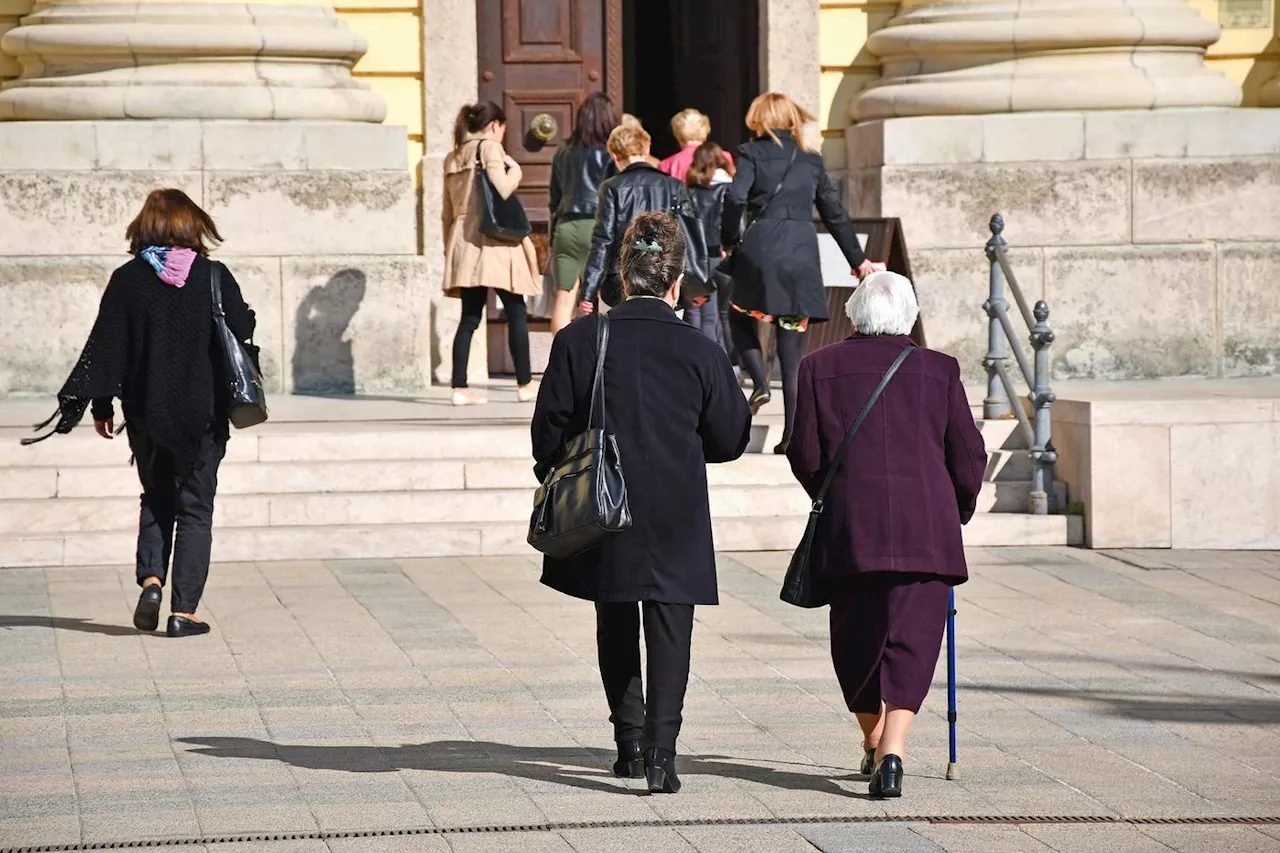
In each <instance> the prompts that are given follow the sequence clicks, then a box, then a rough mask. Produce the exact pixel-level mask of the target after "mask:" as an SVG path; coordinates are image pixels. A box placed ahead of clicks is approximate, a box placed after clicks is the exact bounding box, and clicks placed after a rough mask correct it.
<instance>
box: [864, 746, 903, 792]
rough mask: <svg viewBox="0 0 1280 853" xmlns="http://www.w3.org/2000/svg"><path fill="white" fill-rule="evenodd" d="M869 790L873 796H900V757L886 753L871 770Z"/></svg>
mask: <svg viewBox="0 0 1280 853" xmlns="http://www.w3.org/2000/svg"><path fill="white" fill-rule="evenodd" d="M869 792H870V794H871V796H873V797H901V796H902V759H901V758H899V757H898V756H896V755H886V756H885V757H884V758H882V759H880V761H879V763H878V764H876V766H875V769H874V770H872V771H871V785H870V788H869Z"/></svg>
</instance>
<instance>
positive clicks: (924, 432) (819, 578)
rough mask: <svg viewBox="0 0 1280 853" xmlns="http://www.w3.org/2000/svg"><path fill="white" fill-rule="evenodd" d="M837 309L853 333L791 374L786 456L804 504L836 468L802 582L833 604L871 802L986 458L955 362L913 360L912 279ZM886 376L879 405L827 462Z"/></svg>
mask: <svg viewBox="0 0 1280 853" xmlns="http://www.w3.org/2000/svg"><path fill="white" fill-rule="evenodd" d="M845 310H846V312H847V313H848V315H849V320H850V322H852V324H853V328H854V334H853V335H852V336H851V337H849V338H847V339H846V340H844V341H842V342H841V343H838V344H834V345H832V346H829V347H824V348H822V349H820V350H818V351H816V352H814V353H811V354H810V355H808V356H807V357H805V359H804V360H803V361H802V362H801V364H800V373H799V379H798V386H799V388H798V390H799V393H798V394H797V405H796V421H795V431H794V433H793V436H792V441H791V445H790V447H789V448H788V450H787V457H788V459H789V460H790V462H791V470H792V472H793V473H794V474H795V476H796V479H798V480H799V481H800V483H801V485H803V486H804V488H805V490H806V491H807V492H808V493H809V494H810V496H813V497H816V496H817V494H818V492H819V489H820V488H821V484H822V482H823V480H824V478H825V477H826V475H827V473H828V471H829V470H830V469H831V467H832V465H835V466H836V470H835V472H834V474H833V476H832V479H831V482H830V488H829V490H828V491H827V493H826V494H825V499H824V502H823V504H824V505H823V508H822V519H823V521H822V523H821V524H820V525H818V527H817V529H816V534H815V536H814V540H813V542H812V545H811V551H810V567H811V568H810V571H811V573H812V580H813V583H814V584H815V586H816V588H818V589H820V590H821V591H822V595H823V597H824V598H825V599H826V600H827V601H828V602H829V603H830V605H831V658H832V662H833V663H834V665H835V670H836V677H837V678H838V679H839V681H840V687H841V690H842V691H843V693H844V698H845V702H846V704H847V705H848V707H849V710H850V711H852V712H853V713H854V714H855V715H856V716H857V719H858V724H859V725H860V726H861V728H862V733H863V746H864V748H865V750H866V754H865V756H864V758H863V764H862V770H863V773H870V774H871V785H870V792H871V794H872V796H877V797H898V796H901V795H902V777H903V769H902V756H903V755H904V754H905V752H906V742H907V733H908V732H909V731H910V729H911V723H912V721H913V720H914V719H915V716H916V714H917V713H918V712H919V711H920V706H921V705H922V704H923V702H924V699H925V696H926V695H927V694H928V692H929V687H930V684H931V683H932V681H933V672H934V668H935V667H936V666H937V663H938V654H939V651H940V648H941V644H942V634H943V628H944V626H945V624H946V620H947V608H948V598H949V595H950V592H951V589H952V587H954V586H955V585H957V584H961V583H964V581H965V580H967V579H968V568H967V566H966V565H965V557H964V544H963V541H962V539H961V535H960V526H961V525H962V524H964V523H965V522H967V521H968V520H969V519H970V518H971V517H972V516H973V513H974V510H975V508H976V506H977V500H978V492H979V490H980V489H981V488H982V479H983V474H984V472H985V470H986V462H987V455H986V451H985V449H984V445H983V441H982V435H981V433H979V432H978V428H977V426H976V425H975V424H974V420H973V415H972V414H971V412H970V410H969V404H968V401H967V400H966V398H965V394H964V387H963V385H962V384H961V381H960V365H959V363H957V362H956V360H955V359H954V358H952V357H951V356H948V355H944V354H942V353H940V352H934V351H932V350H928V349H919V350H918V351H911V350H912V349H913V348H914V344H912V342H911V339H910V337H909V335H910V333H911V328H912V326H913V325H914V324H915V321H916V316H917V315H918V314H919V308H918V306H917V304H916V298H915V293H914V291H913V289H912V286H911V282H910V281H909V280H907V279H906V278H904V277H903V276H900V275H898V274H897V273H892V272H876V273H872V274H871V275H869V276H867V277H866V279H865V280H864V281H863V282H862V284H861V285H859V286H858V288H857V289H856V290H854V292H853V295H852V296H851V297H850V298H849V301H848V304H847V305H846V309H845ZM904 351H906V352H904ZM895 365H896V366H897V367H898V368H899V369H898V370H897V372H896V374H895V373H893V372H892V370H891V367H892V366H895ZM886 376H889V377H890V379H889V381H888V382H887V384H884V386H883V389H882V394H881V396H880V398H879V400H878V402H876V403H875V404H874V405H873V406H872V407H871V408H870V409H869V410H868V411H867V413H866V415H865V420H864V421H863V422H862V424H861V429H860V430H859V431H858V432H857V433H856V435H855V436H854V437H853V440H852V441H851V442H850V443H849V444H848V447H847V450H846V452H845V454H844V457H843V458H842V459H839V458H837V459H835V460H834V462H833V461H832V459H833V456H834V455H835V451H836V448H839V447H840V446H841V443H842V441H843V439H844V438H845V436H846V433H847V432H848V431H849V429H850V425H851V423H852V421H853V418H854V416H855V415H857V414H858V411H859V408H860V407H862V406H864V404H865V402H866V401H867V400H868V399H869V398H871V397H872V396H873V389H876V388H877V385H878V384H880V383H881V380H882V379H883V378H884V377H886Z"/></svg>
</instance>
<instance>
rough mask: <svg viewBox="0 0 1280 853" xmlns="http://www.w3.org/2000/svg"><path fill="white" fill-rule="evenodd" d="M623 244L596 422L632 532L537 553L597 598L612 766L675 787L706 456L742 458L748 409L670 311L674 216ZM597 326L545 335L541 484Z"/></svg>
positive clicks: (591, 362)
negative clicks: (564, 555)
mask: <svg viewBox="0 0 1280 853" xmlns="http://www.w3.org/2000/svg"><path fill="white" fill-rule="evenodd" d="M621 242H622V250H621V264H620V268H621V275H622V287H623V294H624V296H625V301H623V302H621V303H620V304H618V305H617V307H615V308H613V309H612V310H611V311H610V312H609V314H608V318H607V319H608V323H609V346H608V350H607V353H606V357H605V366H604V390H605V430H606V432H609V433H612V434H613V436H614V438H615V440H616V441H617V445H618V456H619V460H620V463H621V466H622V471H623V475H624V477H625V478H626V481H627V502H628V506H629V507H630V510H631V516H632V526H631V527H630V528H629V529H628V530H625V531H623V532H622V533H619V534H618V535H616V536H614V537H612V538H611V539H608V540H607V541H606V542H605V543H604V544H603V545H602V546H600V547H598V548H594V549H591V550H589V551H586V552H584V553H582V554H579V555H578V556H576V557H574V558H572V559H568V560H556V559H552V558H550V557H548V558H546V559H545V561H544V563H543V572H542V582H543V583H544V584H546V585H547V586H550V587H551V588H553V589H557V590H559V591H561V592H563V593H566V594H567V595H572V596H574V597H576V598H585V599H587V600H588V601H594V602H595V603H596V641H597V646H598V649H599V655H600V675H601V678H602V680H603V681H604V690H605V696H606V698H607V699H608V702H609V710H610V712H611V713H610V717H609V719H610V721H611V722H612V723H613V727H614V739H615V740H616V742H617V744H618V761H617V763H616V764H614V772H615V773H616V774H617V775H618V776H622V777H629V778H640V777H643V778H646V779H647V780H648V785H649V790H650V791H653V792H666V793H674V792H675V791H677V790H678V789H679V786H680V782H679V779H678V778H677V777H676V771H675V752H676V737H677V735H678V734H679V732H680V723H681V709H682V707H683V705H684V694H685V688H686V686H687V684H688V680H689V650H690V642H691V638H692V633H693V608H694V605H698V604H717V603H718V602H719V597H718V595H717V592H716V564H715V549H714V546H713V544H712V541H711V511H710V508H709V505H708V500H707V467H706V463H708V462H728V461H730V460H733V459H737V458H738V457H739V456H741V455H742V452H743V451H744V450H745V449H746V447H747V439H748V438H749V437H750V431H751V412H750V410H749V409H748V408H747V401H746V399H745V398H744V397H743V395H742V391H741V389H740V388H739V387H738V383H737V380H736V379H735V378H734V375H733V367H732V366H731V365H730V364H729V359H728V357H727V356H726V355H725V353H724V350H722V349H721V348H720V347H719V346H718V345H717V344H716V343H715V342H714V341H712V340H711V339H710V338H707V337H706V336H705V335H703V334H702V333H701V332H699V331H698V330H697V329H695V328H693V327H692V326H690V325H687V324H686V323H684V322H683V321H682V320H680V318H678V317H677V316H676V312H675V305H676V303H677V302H678V301H679V299H680V284H681V279H682V278H683V271H684V255H685V241H684V236H683V233H682V230H681V227H680V224H679V223H678V222H677V221H676V220H675V219H674V218H673V217H671V216H669V215H668V214H665V213H642V214H640V215H639V216H637V217H636V219H635V222H634V223H632V225H631V227H630V228H628V229H627V231H626V234H625V236H623V237H622V240H621ZM601 322H602V318H600V317H598V316H597V317H583V318H581V319H579V320H576V321H575V322H573V323H571V324H569V326H568V328H566V329H564V330H563V331H561V332H560V334H558V335H556V337H555V339H554V340H553V341H552V344H551V356H550V359H549V361H548V363H547V370H546V373H545V374H544V375H543V378H542V387H541V389H540V391H539V394H538V404H537V408H536V410H535V411H534V416H533V427H532V432H533V456H534V460H535V462H536V463H537V464H536V466H535V472H536V473H537V474H538V477H539V479H542V476H543V475H544V474H545V473H546V471H547V470H548V469H549V468H550V466H551V465H552V464H553V463H554V462H555V460H556V457H557V456H558V455H559V453H560V450H561V448H562V447H563V446H564V445H565V443H566V442H567V441H568V440H569V439H570V438H572V437H573V436H575V435H577V434H579V433H581V432H583V431H584V430H585V429H586V428H587V422H588V415H589V410H590V405H591V386H592V379H593V374H594V369H595V363H596V340H597V337H596V334H597V329H598V327H599V324H600V323H601ZM641 602H642V603H643V606H641V604H640V603H641ZM642 612H643V620H644V635H645V647H646V649H647V651H648V674H647V677H646V678H645V679H644V680H643V681H642V679H641V672H640V637H639V635H640V623H641V614H642ZM645 682H647V685H646V683H645ZM646 686H647V688H648V689H647V691H646V690H645V689H644V688H645V687H646Z"/></svg>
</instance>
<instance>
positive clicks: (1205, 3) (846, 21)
mask: <svg viewBox="0 0 1280 853" xmlns="http://www.w3.org/2000/svg"><path fill="white" fill-rule="evenodd" d="M820 2H821V4H822V5H821V8H822V17H821V20H820V24H819V27H820V33H819V35H820V37H821V46H820V51H821V58H820V61H821V63H822V114H821V116H820V119H821V120H822V122H823V136H824V137H825V139H826V143H825V144H824V146H823V154H824V156H825V157H826V160H827V164H828V165H829V166H830V168H832V169H843V168H844V165H845V150H844V129H845V128H846V127H848V126H849V124H850V119H849V104H850V102H851V101H852V100H853V98H854V97H855V96H856V95H857V93H858V91H859V90H860V89H861V88H862V86H863V85H864V84H865V83H866V82H867V81H868V80H870V79H874V78H875V76H876V74H877V66H876V62H875V58H874V57H872V56H871V55H870V54H869V53H867V50H866V43H867V36H868V35H869V34H870V33H873V32H875V31H876V30H877V29H879V28H881V27H883V26H884V25H885V24H886V23H887V22H888V20H889V19H890V18H892V17H893V14H894V10H895V9H896V8H897V5H898V4H897V3H896V2H883V1H882V0H820ZM1190 2H1191V5H1192V6H1193V7H1194V8H1195V9H1196V11H1198V12H1199V13H1200V14H1201V15H1203V16H1204V17H1205V18H1208V19H1209V20H1211V21H1215V22H1219V9H1220V4H1221V3H1223V2H1227V3H1230V2H1231V0H1190ZM1271 2H1272V13H1271V23H1270V26H1269V27H1266V28H1261V29H1224V30H1223V31H1222V39H1221V40H1220V41H1219V42H1218V43H1217V44H1215V45H1213V47H1211V48H1209V53H1208V57H1207V59H1206V62H1207V64H1208V65H1209V67H1210V68H1215V69H1217V70H1218V71H1221V72H1222V73H1223V74H1225V75H1227V77H1229V78H1230V79H1232V80H1234V81H1236V82H1237V83H1240V84H1241V86H1242V87H1243V88H1244V105H1245V106H1247V107H1248V106H1257V105H1258V104H1257V87H1258V86H1259V85H1260V84H1261V83H1262V82H1263V81H1264V80H1267V79H1269V77H1270V76H1271V74H1272V73H1273V72H1274V71H1275V69H1276V67H1277V65H1280V28H1278V27H1280V0H1271Z"/></svg>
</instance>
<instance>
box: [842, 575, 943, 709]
mask: <svg viewBox="0 0 1280 853" xmlns="http://www.w3.org/2000/svg"><path fill="white" fill-rule="evenodd" d="M950 589H951V584H949V583H948V582H947V581H946V580H943V579H941V578H939V577H937V576H935V575H914V574H902V573H893V574H889V573H884V574H865V575H859V576H854V577H851V578H848V579H846V580H843V581H842V582H841V584H840V587H839V588H838V589H833V590H831V661H832V663H833V664H835V669H836V678H838V679H839V680H840V689H841V690H842V691H843V692H844V701H845V704H847V705H848V706H849V710H850V711H853V712H854V713H855V714H878V713H879V712H880V704H881V703H882V702H886V703H888V704H891V705H894V706H896V707H898V708H906V709H907V710H910V711H916V712H918V711H919V710H920V706H921V705H923V704H924V699H925V696H927V695H928V694H929V687H930V685H931V684H932V683H933V671H934V669H935V668H936V667H937V665H938V655H939V653H940V652H941V649H942V633H943V629H944V628H945V627H946V622H947V597H948V593H949V591H950Z"/></svg>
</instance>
